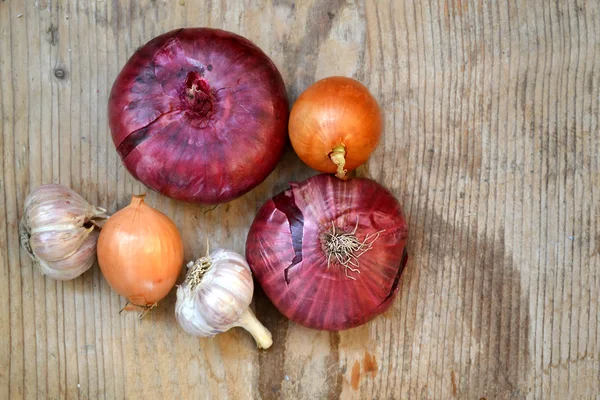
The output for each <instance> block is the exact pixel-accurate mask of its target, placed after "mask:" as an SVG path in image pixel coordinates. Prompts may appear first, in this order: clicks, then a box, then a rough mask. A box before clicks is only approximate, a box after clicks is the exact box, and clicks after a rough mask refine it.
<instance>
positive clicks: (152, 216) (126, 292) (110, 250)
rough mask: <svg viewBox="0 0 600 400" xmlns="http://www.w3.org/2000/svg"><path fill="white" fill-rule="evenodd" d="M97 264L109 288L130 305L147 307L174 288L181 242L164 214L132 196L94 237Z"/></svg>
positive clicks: (138, 197) (179, 265) (180, 258)
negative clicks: (96, 239) (96, 244)
mask: <svg viewBox="0 0 600 400" xmlns="http://www.w3.org/2000/svg"><path fill="white" fill-rule="evenodd" d="M98 263H99V264H100V269H101V270H102V274H103V275H104V277H105V278H106V280H107V281H108V283H109V285H110V286H111V287H112V288H113V290H115V291H116V292H117V293H119V294H120V295H121V296H123V297H126V298H127V299H128V300H129V302H130V303H131V304H132V305H135V306H138V307H142V308H149V307H152V306H154V305H155V304H156V303H157V302H158V301H159V300H161V299H162V298H164V297H165V296H166V295H167V293H169V291H170V290H171V289H172V288H173V286H174V285H175V281H176V280H177V277H178V276H179V272H180V271H181V266H182V264H183V241H182V240H181V235H180V234H179V231H178V230H177V227H176V226H175V224H174V223H173V221H171V220H170V219H169V218H168V217H167V216H166V215H164V214H163V213H161V212H160V211H158V210H155V209H154V208H152V207H150V206H149V205H147V204H146V203H144V196H133V198H132V200H131V204H130V205H128V206H127V207H125V208H123V209H122V210H120V211H118V212H117V213H116V214H114V215H113V216H112V217H111V218H110V219H109V220H108V222H107V223H106V224H105V225H104V227H103V228H102V231H101V233H100V237H99V238H98Z"/></svg>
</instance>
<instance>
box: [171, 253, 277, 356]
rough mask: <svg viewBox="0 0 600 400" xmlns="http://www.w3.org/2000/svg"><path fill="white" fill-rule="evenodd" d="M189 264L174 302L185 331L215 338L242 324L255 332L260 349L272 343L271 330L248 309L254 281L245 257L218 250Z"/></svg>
mask: <svg viewBox="0 0 600 400" xmlns="http://www.w3.org/2000/svg"><path fill="white" fill-rule="evenodd" d="M187 267H188V273H187V275H186V278H185V281H184V282H183V283H182V284H181V285H179V287H178V288H177V302H176V304H175V317H176V318H177V322H178V323H179V325H181V327H182V328H183V330H184V331H186V332H188V333H190V334H192V335H194V336H203V337H212V336H215V335H217V334H219V333H222V332H225V331H227V330H229V329H230V328H233V327H236V326H239V327H242V328H244V329H246V330H247V331H248V332H250V333H251V334H252V336H253V337H254V339H255V340H256V343H257V345H258V347H259V348H263V349H267V348H269V347H270V346H271V344H273V339H272V337H271V332H269V331H268V330H267V329H266V328H265V327H264V326H263V325H262V324H261V323H260V322H259V321H258V319H256V316H255V315H254V313H253V312H252V310H250V308H249V306H250V302H251V301H252V295H253V293H254V282H253V281H252V272H251V271H250V267H249V266H248V263H247V262H246V260H245V259H244V257H242V256H241V255H240V254H238V253H236V252H233V251H230V250H224V249H217V250H215V251H213V252H212V253H211V254H210V255H209V256H206V257H203V258H200V259H198V260H197V261H196V262H190V263H188V265H187Z"/></svg>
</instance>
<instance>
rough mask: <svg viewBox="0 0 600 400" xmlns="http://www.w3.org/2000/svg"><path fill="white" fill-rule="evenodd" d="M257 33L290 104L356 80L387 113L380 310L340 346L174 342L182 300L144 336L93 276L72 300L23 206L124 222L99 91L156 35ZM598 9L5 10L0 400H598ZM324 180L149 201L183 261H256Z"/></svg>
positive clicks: (289, 330)
mask: <svg viewBox="0 0 600 400" xmlns="http://www.w3.org/2000/svg"><path fill="white" fill-rule="evenodd" d="M182 26H212V27H219V28H224V29H228V30H232V31H235V32H237V33H240V34H242V35H245V36H246V37H248V38H249V39H251V40H252V41H254V42H255V43H257V44H258V45H259V46H260V47H261V48H263V49H264V50H265V52H266V53H267V54H269V55H270V56H271V57H272V59H273V60H274V62H275V64H276V65H277V66H278V67H279V68H280V70H281V72H282V74H283V77H284V79H285V82H286V84H287V87H288V93H289V97H290V100H292V101H293V100H294V99H295V98H296V97H297V96H298V95H299V93H300V92H301V91H302V90H303V89H305V88H306V87H307V86H308V85H309V84H311V83H312V82H313V81H315V80H316V79H318V78H322V77H325V76H329V75H348V76H353V77H355V78H357V79H359V80H361V81H362V82H364V83H365V84H366V85H367V86H368V87H369V88H370V89H371V91H372V92H373V94H374V95H375V96H376V97H377V98H378V99H379V101H380V103H381V105H382V108H383V110H384V112H385V134H384V139H383V141H382V143H381V145H380V147H379V148H378V149H377V151H376V152H375V154H374V156H373V157H372V159H371V161H370V162H369V164H368V170H369V173H370V174H371V175H372V176H373V177H374V178H375V179H377V180H379V181H380V182H381V183H383V184H384V185H386V186H387V187H388V188H390V189H391V190H392V191H393V192H394V193H395V194H396V195H397V197H398V198H399V199H400V201H401V203H402V204H403V206H404V207H405V210H406V213H407V215H408V217H409V222H410V226H411V232H410V235H411V237H410V242H409V250H410V254H411V259H410V262H409V265H408V268H407V271H406V274H405V276H404V278H403V282H402V287H401V291H400V295H399V296H398V299H397V301H396V303H395V305H394V307H393V309H391V310H390V311H388V312H387V313H386V314H385V315H384V316H382V317H379V318H377V319H376V320H374V321H373V322H372V323H369V324H368V325H366V326H363V327H360V328H358V329H354V330H351V331H348V332H342V333H327V332H318V331H312V330H308V329H304V328H301V327H299V326H297V325H295V324H293V323H290V322H288V321H287V320H285V319H284V318H283V317H282V316H281V315H280V314H278V313H277V312H276V311H275V310H274V309H273V307H272V306H271V305H270V304H269V302H268V301H267V300H266V299H265V298H264V297H263V296H262V295H261V294H260V293H258V294H257V300H256V302H255V306H256V310H257V315H258V316H259V318H261V319H262V320H263V321H265V323H266V325H267V326H268V327H269V328H270V329H271V330H272V332H273V335H274V340H275V344H274V346H273V348H272V349H271V350H269V351H263V352H260V351H257V350H256V348H255V346H254V344H253V341H252V339H251V337H250V336H249V335H248V334H247V333H245V332H243V331H241V330H234V331H232V332H229V333H226V334H223V335H221V336H219V337H217V338H216V339H212V340H209V339H196V338H193V337H191V336H188V335H186V334H184V333H183V332H182V331H181V330H180V329H179V328H178V327H177V325H176V322H175V320H174V317H173V311H172V309H173V304H174V296H173V294H172V295H171V296H169V297H168V299H167V300H166V301H164V302H162V303H161V304H160V307H159V308H158V309H156V310H154V311H153V312H152V313H151V314H150V315H149V316H148V317H146V318H145V319H144V320H142V321H138V320H137V319H136V317H135V316H134V315H119V314H118V310H119V309H120V308H121V307H122V306H123V304H124V300H123V299H121V298H119V296H117V295H116V294H115V293H113V292H111V290H110V289H109V287H108V285H107V283H106V282H105V281H104V279H103V278H102V275H101V274H100V271H99V269H98V267H97V266H94V267H93V268H92V270H90V271H89V272H88V273H86V274H85V275H83V276H82V277H80V278H79V279H77V280H74V281H72V282H66V283H60V282H55V281H52V280H49V279H46V278H45V277H44V276H42V275H41V274H40V273H39V272H38V271H37V270H35V269H33V268H32V263H31V261H30V260H29V258H28V257H27V256H26V254H25V253H24V252H23V251H21V250H20V249H19V246H18V237H17V221H18V219H19V217H20V215H21V212H22V202H23V199H24V197H25V196H26V195H27V193H28V192H29V191H30V190H32V189H34V188H35V187H37V186H38V185H40V184H42V183H49V182H57V183H62V184H66V185H70V186H71V187H73V188H74V189H75V190H77V191H79V192H81V193H82V194H83V195H84V196H85V197H86V198H87V199H89V200H90V201H91V202H94V203H96V204H99V205H101V206H105V207H107V208H108V209H109V210H110V211H111V212H114V211H115V210H117V209H119V208H120V207H123V206H124V205H126V204H127V203H128V201H129V196H130V195H131V194H133V193H139V192H142V191H144V188H143V186H142V185H141V184H139V183H138V182H136V181H135V180H133V179H132V178H131V176H130V175H129V174H128V173H127V172H126V170H125V169H124V168H123V166H122V165H121V163H120V161H119V159H118V157H117V154H116V152H115V150H114V147H113V145H112V142H111V139H110V134H109V130H108V127H107V118H106V104H107V96H108V92H109V89H110V86H111V84H112V81H113V79H114V77H115V76H116V74H117V72H118V71H119V69H120V68H121V66H122V65H123V64H124V63H125V61H126V60H127V58H128V56H130V55H131V54H132V53H133V51H134V50H135V49H136V48H137V47H138V46H140V45H141V44H143V43H144V42H146V41H147V40H149V39H150V38H152V37H153V36H155V35H157V34H159V33H162V32H164V31H167V30H170V29H173V28H176V27H182ZM599 38H600V3H599V2H598V1H593V0H589V1H583V0H557V1H553V2H549V1H546V0H537V1H535V0H531V1H509V0H500V1H491V0H489V1H488V0H479V1H467V0H462V1H461V0H422V1H401V0H398V1H377V2H375V1H366V2H364V3H362V2H354V1H341V0H334V1H325V0H322V1H297V2H294V1H290V0H280V1H276V0H273V1H272V2H271V1H245V2H241V1H239V2H238V1H235V2H234V1H210V0H209V1H190V0H185V1H184V0H180V1H166V0H153V1H152V0H151V1H141V2H138V1H132V2H131V3H130V4H126V3H125V2H119V1H116V0H113V1H102V0H98V1H96V2H94V1H89V2H88V1H84V0H79V1H77V2H66V1H59V2H56V1H50V0H38V1H27V2H25V1H15V0H6V1H2V2H0V99H1V108H0V116H1V123H0V155H2V164H1V165H2V166H1V168H2V169H1V171H2V172H1V174H0V187H1V190H0V193H1V196H0V221H1V222H2V224H1V225H0V260H1V266H2V268H1V270H0V274H1V277H0V398H2V399H8V398H10V399H13V398H15V399H16V398H22V397H24V398H36V397H37V398H40V399H43V398H52V399H55V398H64V397H67V398H119V399H120V398H145V399H160V398H164V399H170V398H189V399H191V398H214V399H225V398H230V399H245V398H249V397H255V398H264V399H269V398H289V399H313V398H337V397H338V396H341V397H343V398H363V399H368V398H379V399H390V398H409V397H410V398H428V399H447V398H453V397H456V398H465V399H478V398H482V397H484V398H487V399H493V398H494V399H495V398H524V397H527V398H556V399H566V398H594V397H598V396H600V326H599V318H600V307H599V297H600V268H599V266H600V235H599V231H600V228H598V226H599V225H600V174H599V172H598V171H599V170H600V159H599V156H598V153H599V149H600V138H599V136H600V130H599V125H598V117H599V107H600V99H599V96H600V95H599V93H600V82H599V81H600V40H599ZM312 174H314V172H313V171H311V170H309V169H308V168H307V167H305V166H304V165H303V164H302V163H301V162H300V161H299V160H298V159H297V157H296V156H295V155H294V154H293V152H292V151H291V150H288V152H287V154H286V156H285V158H284V160H283V161H282V162H281V164H280V166H279V167H278V168H277V170H276V171H275V173H273V174H272V175H271V176H270V177H269V178H268V179H267V180H266V182H264V183H263V184H262V185H260V187H259V188H257V189H256V190H254V191H252V192H251V193H250V194H248V195H246V196H244V197H243V198H241V199H239V200H236V201H233V202H231V203H230V204H227V205H223V206H220V207H218V208H216V209H214V210H211V209H209V208H203V207H198V206H193V205H187V204H182V203H178V202H176V201H171V200H169V199H166V198H164V197H162V196H159V195H157V194H156V193H150V194H149V201H150V203H151V204H152V205H154V206H156V207H158V208H159V209H161V210H162V211H164V212H165V213H167V214H168V215H169V216H171V217H172V218H173V219H174V220H175V222H176V223H177V225H178V226H179V227H180V229H181V231H182V233H183V235H184V238H185V249H186V250H185V254H186V258H187V259H191V258H193V257H195V256H197V255H199V254H203V251H204V245H203V243H204V239H205V237H206V235H209V237H210V240H211V245H212V246H216V245H220V246H226V247H230V248H233V249H235V250H238V251H243V249H244V242H245V236H246V233H247V230H248V227H249V224H250V222H251V220H252V217H253V214H254V213H255V211H256V210H257V209H258V207H259V206H260V205H261V204H262V203H263V202H264V201H265V200H266V199H267V198H268V197H270V196H271V195H273V194H274V193H276V192H278V191H280V190H282V189H284V188H285V187H286V182H287V181H289V180H294V179H302V178H305V177H308V176H311V175H312Z"/></svg>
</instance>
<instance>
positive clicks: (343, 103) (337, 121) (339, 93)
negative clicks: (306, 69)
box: [289, 76, 382, 173]
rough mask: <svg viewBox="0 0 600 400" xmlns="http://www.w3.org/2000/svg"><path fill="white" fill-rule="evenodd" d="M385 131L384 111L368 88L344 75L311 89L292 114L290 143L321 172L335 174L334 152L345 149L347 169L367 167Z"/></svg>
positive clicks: (308, 162)
mask: <svg viewBox="0 0 600 400" xmlns="http://www.w3.org/2000/svg"><path fill="white" fill-rule="evenodd" d="M381 131H382V118H381V110H380V108H379V105H378V104H377V101H376V100H375V98H374V97H373V96H372V95H371V93H370V92H369V89H368V88H367V87H365V86H364V85H363V84H361V83H360V82H358V81H356V80H354V79H352V78H348V77H343V76H332V77H329V78H325V79H322V80H320V81H318V82H316V83H314V84H313V85H311V86H310V87H308V88H307V89H306V90H305V91H304V92H303V93H302V94H301V95H300V96H299V97H298V99H297V100H296V102H295V103H294V105H293V107H292V111H291V113H290V121H289V134H290V141H291V142H292V146H293V147H294V151H295V152H296V154H298V157H300V159H301V160H302V161H304V162H305V163H306V164H307V165H308V166H309V167H311V168H313V169H316V170H317V171H320V172H327V173H333V172H336V169H337V166H336V165H335V164H334V163H333V162H332V160H331V153H332V152H333V151H334V149H335V148H336V147H338V146H343V147H344V149H345V155H344V158H345V166H344V168H345V169H347V170H348V171H352V170H354V169H356V168H357V167H359V166H360V165H362V164H364V163H365V162H366V161H367V160H368V159H369V156H370V155H371V153H372V152H373V150H374V149H375V147H377V144H378V143H379V138H380V136H381Z"/></svg>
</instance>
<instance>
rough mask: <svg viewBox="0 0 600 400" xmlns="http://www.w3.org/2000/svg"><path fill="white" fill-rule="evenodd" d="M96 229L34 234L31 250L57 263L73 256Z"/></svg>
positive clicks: (40, 256)
mask: <svg viewBox="0 0 600 400" xmlns="http://www.w3.org/2000/svg"><path fill="white" fill-rule="evenodd" d="M93 230H94V227H93V226H92V227H90V228H83V227H81V228H70V229H68V230H52V231H42V232H38V233H34V234H32V235H31V237H30V238H29V245H30V246H31V250H32V251H33V253H34V254H35V255H36V256H37V257H38V258H41V259H43V260H46V261H57V260H61V259H64V258H66V257H69V256H71V255H72V254H73V253H75V252H76V251H77V249H79V248H80V247H81V245H82V244H83V242H85V240H86V239H87V237H88V236H89V235H90V233H91V232H92V231H93Z"/></svg>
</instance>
